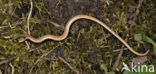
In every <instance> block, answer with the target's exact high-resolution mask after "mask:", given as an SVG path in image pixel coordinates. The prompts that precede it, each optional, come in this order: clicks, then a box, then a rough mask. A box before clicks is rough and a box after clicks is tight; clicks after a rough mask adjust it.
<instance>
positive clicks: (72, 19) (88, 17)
mask: <svg viewBox="0 0 156 74" xmlns="http://www.w3.org/2000/svg"><path fill="white" fill-rule="evenodd" d="M79 19H88V20H91V21H94V22H96V23H98V24H100V25H101V26H103V27H104V28H105V29H107V30H108V31H109V32H110V33H112V34H113V35H114V36H115V37H116V38H117V39H119V40H120V41H121V42H122V43H123V44H124V45H125V46H126V47H127V48H128V49H129V50H130V51H131V52H132V53H134V54H136V55H139V56H144V55H147V54H148V52H149V50H147V51H146V52H145V53H138V52H136V51H134V50H133V49H132V48H131V47H130V46H129V45H128V43H127V42H126V41H125V40H123V39H122V38H121V37H120V36H119V35H118V34H116V33H115V32H114V31H113V30H112V29H110V28H109V27H108V26H107V25H106V24H104V23H103V22H101V21H100V20H98V19H96V18H94V17H91V16H87V15H77V16H75V17H73V18H71V19H70V20H69V21H68V22H67V24H66V26H65V30H64V33H63V34H62V35H61V36H54V35H44V36H42V37H40V38H34V37H32V36H29V35H27V36H25V37H22V38H20V39H19V42H24V41H25V40H27V39H29V40H30V41H32V42H34V43H41V42H43V41H44V40H46V39H51V40H55V41H61V40H63V39H65V38H66V37H67V36H68V33H69V29H70V26H71V25H72V23H73V22H75V21H76V20H79Z"/></svg>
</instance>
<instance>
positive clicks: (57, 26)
mask: <svg viewBox="0 0 156 74" xmlns="http://www.w3.org/2000/svg"><path fill="white" fill-rule="evenodd" d="M47 22H48V23H50V24H53V25H54V26H55V27H56V28H59V29H61V30H62V31H64V26H62V25H59V24H57V23H55V22H53V21H50V20H47Z"/></svg>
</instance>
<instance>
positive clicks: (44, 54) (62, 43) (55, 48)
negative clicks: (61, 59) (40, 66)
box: [29, 43, 63, 74]
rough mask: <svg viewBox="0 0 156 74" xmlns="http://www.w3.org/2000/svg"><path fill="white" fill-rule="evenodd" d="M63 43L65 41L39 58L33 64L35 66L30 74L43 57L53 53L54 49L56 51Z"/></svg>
mask: <svg viewBox="0 0 156 74" xmlns="http://www.w3.org/2000/svg"><path fill="white" fill-rule="evenodd" d="M62 44H63V43H61V44H59V45H57V46H56V47H54V48H53V49H52V50H50V51H48V52H46V53H44V54H43V55H42V56H41V57H40V58H39V59H37V61H36V62H35V63H34V65H33V67H32V68H31V69H30V71H29V74H31V72H32V70H33V68H34V66H35V65H36V64H37V63H38V62H39V61H41V59H42V58H43V57H45V56H47V55H48V54H49V53H51V52H52V51H54V49H56V48H57V47H59V46H60V45H62Z"/></svg>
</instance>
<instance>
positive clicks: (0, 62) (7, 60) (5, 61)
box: [0, 46, 43, 65]
mask: <svg viewBox="0 0 156 74" xmlns="http://www.w3.org/2000/svg"><path fill="white" fill-rule="evenodd" d="M42 47H43V46H39V47H37V48H32V49H29V50H27V51H25V52H22V53H20V54H18V55H16V56H14V57H11V58H8V59H6V60H2V61H0V65H2V64H5V63H8V62H10V61H12V60H14V59H16V58H17V57H20V56H22V55H24V54H26V53H28V52H32V51H34V50H36V49H39V48H42Z"/></svg>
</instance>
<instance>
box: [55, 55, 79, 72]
mask: <svg viewBox="0 0 156 74" xmlns="http://www.w3.org/2000/svg"><path fill="white" fill-rule="evenodd" d="M58 58H59V59H60V60H61V61H62V62H63V63H65V64H66V65H67V66H68V67H69V68H70V69H71V70H73V71H74V72H76V73H77V74H79V71H78V70H76V69H75V68H74V67H72V66H71V65H70V64H69V63H68V62H67V61H66V60H64V59H63V58H62V57H60V56H58Z"/></svg>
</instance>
